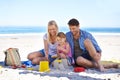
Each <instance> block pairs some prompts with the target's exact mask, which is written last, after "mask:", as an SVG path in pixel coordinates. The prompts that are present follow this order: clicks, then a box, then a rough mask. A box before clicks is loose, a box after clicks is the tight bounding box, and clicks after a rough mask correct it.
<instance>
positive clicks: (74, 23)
mask: <svg viewBox="0 0 120 80" xmlns="http://www.w3.org/2000/svg"><path fill="white" fill-rule="evenodd" d="M68 25H70V26H79V21H78V20H77V19H75V18H73V19H71V20H70V21H69V22H68Z"/></svg>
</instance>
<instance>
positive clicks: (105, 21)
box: [0, 0, 120, 27]
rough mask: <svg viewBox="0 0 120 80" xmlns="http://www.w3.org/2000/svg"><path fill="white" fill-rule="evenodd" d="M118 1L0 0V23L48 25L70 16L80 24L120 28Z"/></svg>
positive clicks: (62, 24)
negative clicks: (49, 22) (52, 21)
mask: <svg viewBox="0 0 120 80" xmlns="http://www.w3.org/2000/svg"><path fill="white" fill-rule="evenodd" d="M119 4H120V0H0V26H47V23H48V21H49V20H56V22H57V23H58V25H59V26H67V22H68V21H69V19H71V18H76V19H78V20H79V21H80V23H81V26H82V27H120V5H119Z"/></svg>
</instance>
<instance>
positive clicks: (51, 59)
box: [39, 49, 56, 63]
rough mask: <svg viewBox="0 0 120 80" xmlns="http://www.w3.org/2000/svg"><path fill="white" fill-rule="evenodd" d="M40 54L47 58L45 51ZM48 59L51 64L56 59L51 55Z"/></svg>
mask: <svg viewBox="0 0 120 80" xmlns="http://www.w3.org/2000/svg"><path fill="white" fill-rule="evenodd" d="M39 52H40V53H41V54H42V55H43V57H45V52H44V49H42V50H40V51H39ZM48 59H49V61H50V63H51V62H53V61H54V60H55V59H56V58H52V57H51V55H48Z"/></svg>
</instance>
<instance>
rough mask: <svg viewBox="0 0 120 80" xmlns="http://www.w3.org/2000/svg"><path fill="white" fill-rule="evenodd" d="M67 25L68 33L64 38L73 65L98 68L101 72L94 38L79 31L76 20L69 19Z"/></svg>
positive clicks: (101, 67) (98, 49) (98, 52)
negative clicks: (68, 47)
mask: <svg viewBox="0 0 120 80" xmlns="http://www.w3.org/2000/svg"><path fill="white" fill-rule="evenodd" d="M68 25H69V29H70V31H69V32H67V33H66V37H67V41H68V42H69V44H70V46H71V49H72V54H73V58H74V60H75V65H77V66H83V67H85V68H93V67H94V68H99V69H100V71H103V70H104V67H103V66H102V65H101V64H100V59H101V49H100V47H99V46H98V44H97V42H96V40H95V38H94V37H93V36H92V35H91V34H90V33H88V32H86V31H83V30H81V29H79V28H80V24H79V21H78V20H77V19H74V18H73V19H71V20H70V21H69V22H68Z"/></svg>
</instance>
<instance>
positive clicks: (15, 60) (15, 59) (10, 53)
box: [4, 48, 21, 66]
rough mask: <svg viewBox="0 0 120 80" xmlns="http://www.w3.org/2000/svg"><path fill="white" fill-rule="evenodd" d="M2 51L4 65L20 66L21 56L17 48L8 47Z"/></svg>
mask: <svg viewBox="0 0 120 80" xmlns="http://www.w3.org/2000/svg"><path fill="white" fill-rule="evenodd" d="M4 53H5V65H6V66H21V58H20V55H19V52H18V49H17V48H9V49H7V50H6V51H4Z"/></svg>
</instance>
